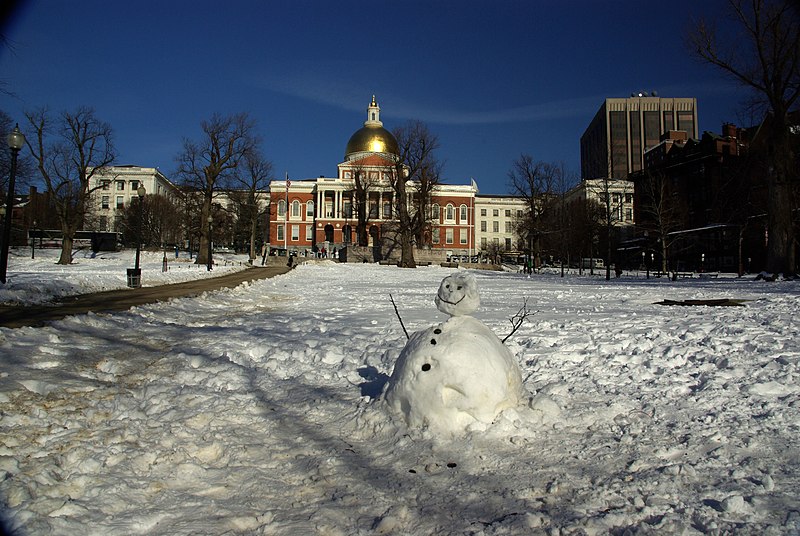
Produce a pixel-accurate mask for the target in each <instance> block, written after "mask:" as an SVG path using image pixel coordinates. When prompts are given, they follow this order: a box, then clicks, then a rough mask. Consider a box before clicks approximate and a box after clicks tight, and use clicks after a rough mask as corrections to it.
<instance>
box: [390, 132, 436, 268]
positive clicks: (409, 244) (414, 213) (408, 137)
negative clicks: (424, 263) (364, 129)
mask: <svg viewBox="0 0 800 536" xmlns="http://www.w3.org/2000/svg"><path fill="white" fill-rule="evenodd" d="M394 136H395V138H396V139H397V144H398V147H399V149H400V155H399V158H398V160H397V163H396V164H395V166H394V167H393V168H392V170H391V171H390V173H389V183H390V184H391V187H392V191H393V192H394V197H395V213H396V218H397V232H396V236H397V239H398V241H399V242H400V255H401V257H400V266H401V267H403V268H415V267H416V266H417V264H416V261H415V260H414V244H415V240H416V237H418V236H420V235H421V234H423V232H424V228H425V225H427V224H428V223H429V221H430V220H429V218H430V206H431V196H432V194H433V191H434V190H435V188H436V186H437V185H438V184H439V177H440V174H441V170H442V165H441V163H440V162H439V161H438V160H437V158H436V155H435V151H436V149H438V148H439V139H438V138H437V137H436V135H434V134H433V133H432V132H431V131H430V130H429V129H428V126H427V125H426V124H425V123H423V122H421V121H409V122H408V123H406V124H405V125H404V126H402V127H399V128H397V129H396V130H395V131H394ZM426 207H427V208H426Z"/></svg>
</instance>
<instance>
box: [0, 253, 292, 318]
mask: <svg viewBox="0 0 800 536" xmlns="http://www.w3.org/2000/svg"><path fill="white" fill-rule="evenodd" d="M288 271H289V267H288V266H285V265H279V266H254V267H251V268H247V269H245V270H242V271H239V272H235V273H232V274H226V275H222V276H219V277H210V278H206V279H197V280H195V281H186V282H184V283H174V284H172V285H159V286H155V287H141V288H126V289H120V290H109V291H106V292H95V293H92V294H81V295H78V296H72V297H69V298H64V299H63V300H62V301H60V302H57V303H55V304H52V305H29V306H0V326H2V327H6V328H21V327H26V326H32V327H38V326H43V325H44V324H45V323H47V322H51V321H53V320H59V319H61V318H64V317H66V316H71V315H79V314H86V313H88V312H92V313H110V312H114V311H125V310H127V309H130V308H131V307H134V306H136V305H144V304H146V303H155V302H160V301H166V300H169V299H170V298H183V297H189V296H197V295H198V294H202V293H203V292H207V291H210V290H219V289H221V288H232V287H236V286H238V285H240V284H242V283H244V282H245V281H254V280H256V279H267V278H269V277H274V276H276V275H281V274H285V273H286V272H288Z"/></svg>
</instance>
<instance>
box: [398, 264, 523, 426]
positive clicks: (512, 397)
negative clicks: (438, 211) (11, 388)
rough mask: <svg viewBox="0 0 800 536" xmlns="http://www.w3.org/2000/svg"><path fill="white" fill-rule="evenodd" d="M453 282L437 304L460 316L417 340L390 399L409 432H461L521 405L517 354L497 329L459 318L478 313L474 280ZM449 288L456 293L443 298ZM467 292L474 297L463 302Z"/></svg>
mask: <svg viewBox="0 0 800 536" xmlns="http://www.w3.org/2000/svg"><path fill="white" fill-rule="evenodd" d="M457 275H459V276H462V275H463V274H457ZM467 275H468V274H467ZM450 277H453V276H450ZM448 279H450V278H445V280H444V281H443V282H442V286H441V287H440V290H439V293H438V294H437V297H436V300H435V301H436V304H437V306H439V309H440V310H442V306H441V305H439V304H440V303H445V308H447V309H449V311H448V312H449V313H450V314H452V312H453V311H456V312H457V314H455V315H454V316H451V317H450V318H449V319H448V320H446V321H445V322H443V323H441V324H438V325H436V326H433V327H430V328H428V329H425V330H422V331H418V332H416V333H414V334H413V335H412V336H411V338H410V339H409V340H408V343H407V344H406V345H405V347H404V348H403V350H402V352H401V353H400V356H399V357H398V359H397V362H396V363H395V368H394V371H393V372H392V375H391V377H390V378H389V382H388V384H387V388H386V392H385V396H384V398H385V400H386V402H387V404H388V405H389V406H390V407H391V408H392V409H393V410H394V411H395V412H397V413H399V414H401V415H402V416H403V418H404V419H405V421H406V424H407V425H408V426H409V427H412V428H428V429H430V430H433V431H436V432H445V433H448V432H449V433H458V432H462V431H465V430H466V429H467V428H468V427H470V426H471V425H473V424H475V423H484V424H491V422H492V421H493V420H494V418H495V417H496V416H497V414H498V413H500V412H501V411H502V410H504V409H506V408H510V407H514V406H516V405H517V404H518V403H519V400H520V397H521V393H522V377H521V373H520V370H519V366H518V365H517V362H516V359H515V358H514V356H513V354H512V353H511V351H510V350H509V349H508V348H507V347H506V346H505V345H503V343H502V342H501V341H500V339H498V338H497V335H495V334H494V332H493V331H492V330H491V329H489V328H488V327H487V326H486V325H485V324H483V323H482V322H481V321H479V320H477V319H476V318H474V317H472V316H469V315H468V314H458V313H463V312H464V311H468V312H472V311H473V310H474V309H475V308H477V303H479V302H477V303H476V300H477V287H476V284H475V281H474V277H472V276H471V275H470V276H469V277H468V278H466V279H465V278H463V277H458V278H454V279H453V280H450V281H448ZM446 285H450V289H452V290H454V292H453V293H450V292H449V290H450V289H447V290H448V292H444V293H443V292H442V288H445V287H446ZM465 285H471V286H472V287H473V288H471V289H465V288H463V287H464V286H465ZM458 286H461V287H462V288H461V289H458V288H457V287H458ZM462 290H468V291H469V292H467V293H466V294H464V295H465V296H467V297H466V298H463V299H461V300H460V301H459V296H460V295H461V294H459V293H460V292H461V291H462ZM470 293H473V294H474V295H473V296H471V297H470ZM462 294H463V293H462Z"/></svg>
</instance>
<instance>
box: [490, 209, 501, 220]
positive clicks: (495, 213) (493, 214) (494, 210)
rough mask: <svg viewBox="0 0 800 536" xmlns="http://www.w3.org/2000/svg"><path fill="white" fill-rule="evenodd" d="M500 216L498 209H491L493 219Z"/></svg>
mask: <svg viewBox="0 0 800 536" xmlns="http://www.w3.org/2000/svg"><path fill="white" fill-rule="evenodd" d="M499 215H500V209H497V208H494V209H492V216H494V217H495V218H496V217H497V216H499Z"/></svg>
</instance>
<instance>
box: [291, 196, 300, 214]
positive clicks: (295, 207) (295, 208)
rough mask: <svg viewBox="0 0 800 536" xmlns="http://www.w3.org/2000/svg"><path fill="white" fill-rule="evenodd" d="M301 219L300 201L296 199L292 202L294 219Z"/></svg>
mask: <svg viewBox="0 0 800 536" xmlns="http://www.w3.org/2000/svg"><path fill="white" fill-rule="evenodd" d="M299 217H300V201H298V200H297V199H295V200H294V201H292V218H299Z"/></svg>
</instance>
